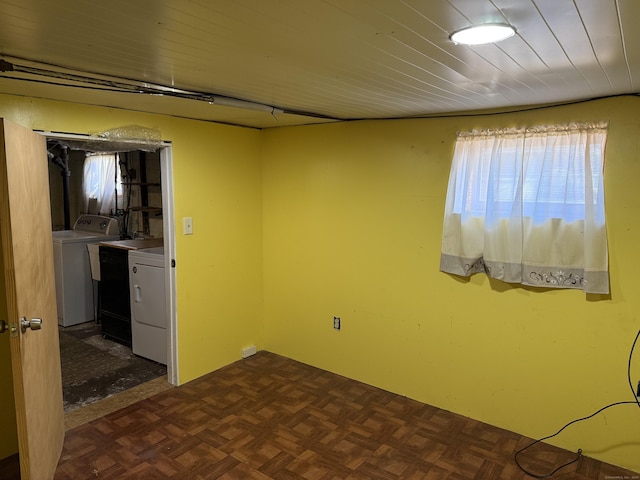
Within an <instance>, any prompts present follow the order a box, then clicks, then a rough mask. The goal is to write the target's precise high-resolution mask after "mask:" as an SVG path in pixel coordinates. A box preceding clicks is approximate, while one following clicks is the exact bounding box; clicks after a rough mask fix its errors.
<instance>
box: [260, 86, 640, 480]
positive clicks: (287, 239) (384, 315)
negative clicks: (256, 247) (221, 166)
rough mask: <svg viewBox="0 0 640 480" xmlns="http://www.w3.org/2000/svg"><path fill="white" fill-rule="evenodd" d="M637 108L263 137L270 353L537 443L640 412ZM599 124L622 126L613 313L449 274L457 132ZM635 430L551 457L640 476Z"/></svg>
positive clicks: (584, 107) (615, 139)
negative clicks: (584, 460) (442, 263)
mask: <svg viewBox="0 0 640 480" xmlns="http://www.w3.org/2000/svg"><path fill="white" fill-rule="evenodd" d="M639 110H640V99H638V98H621V99H612V100H603V101H597V102H591V103H585V104H580V105H574V106H566V107H556V108H549V109H543V110H537V111H532V112H529V113H519V114H502V115H491V116H481V117H474V118H469V117H466V118H465V117H459V118H448V119H420V120H418V119H415V120H397V121H364V122H354V123H345V124H332V125H321V126H313V127H289V128H279V129H270V130H267V131H265V132H264V142H265V145H264V149H265V150H264V151H265V157H264V163H263V174H264V185H263V191H264V215H263V221H264V231H263V235H264V285H265V287H264V301H265V310H264V312H265V348H266V349H267V350H270V351H273V352H276V353H279V354H282V355H284V356H287V357H290V358H294V359H297V360H300V361H302V362H305V363H309V364H312V365H316V366H319V367H321V368H324V369H327V370H330V371H334V372H337V373H340V374H342V375H346V376H348V377H351V378H355V379H358V380H361V381H364V382H366V383H369V384H373V385H376V386H378V387H381V388H384V389H387V390H390V391H393V392H396V393H399V394H402V395H406V396H408V397H411V398H414V399H418V400H420V401H423V402H426V403H428V404H431V405H435V406H439V407H441V408H444V409H446V410H450V411H453V412H457V413H460V414H462V415H466V416H470V417H473V418H476V419H479V420H482V421H485V422H488V423H490V424H493V425H497V426H500V427H503V428H506V429H509V430H512V431H516V432H519V433H522V434H525V435H527V436H530V437H534V438H538V437H542V436H546V435H549V434H551V433H554V432H555V431H556V430H558V429H559V428H560V427H562V426H563V425H564V424H565V423H567V422H569V421H570V420H573V419H575V418H579V417H583V416H586V415H589V414H591V413H593V412H594V411H596V410H597V409H599V408H600V407H602V406H604V405H607V404H609V403H612V402H617V401H621V400H633V398H634V397H633V395H632V393H631V391H630V389H629V386H628V383H627V378H626V370H627V360H628V354H629V349H630V347H631V343H632V341H633V338H634V336H635V334H636V332H637V331H638V329H640V320H639V319H638V313H637V312H640V295H638V287H639V286H640V283H639V282H638V275H637V272H636V268H637V262H636V260H637V259H638V256H639V254H638V253H637V252H636V250H637V244H638V241H637V234H638V233H637V232H638V231H639V230H640V215H638V211H640V195H638V193H637V189H638V186H637V185H638V179H639V178H640V152H639V148H638V145H639V144H638V138H639V135H638V134H639V133H640V128H639V126H640V125H639V123H640V117H639V116H638V114H637V112H638V111H639ZM589 120H593V121H596V120H608V121H610V130H609V139H608V144H607V151H606V173H605V175H606V207H607V214H608V237H609V247H610V263H611V265H610V271H611V289H612V294H611V296H610V298H608V297H601V296H595V295H589V296H586V295H585V294H584V293H582V292H580V291H568V290H562V291H560V290H548V291H540V290H536V289H530V288H522V287H517V286H511V285H508V284H504V283H501V282H498V281H495V282H494V281H489V280H488V279H487V278H486V277H484V276H475V277H473V278H472V279H471V280H469V281H467V280H462V279H459V278H455V277H453V276H449V275H446V274H443V273H440V272H439V270H438V268H439V253H440V242H441V235H442V217H443V210H444V200H445V194H446V188H447V181H448V174H449V167H450V164H451V156H452V153H453V145H454V141H455V134H456V131H459V130H469V129H474V128H492V127H500V128H502V127H510V126H522V125H534V124H539V123H547V122H553V123H555V122H570V121H589ZM334 315H337V316H340V317H341V319H342V330H341V331H340V332H337V331H334V330H333V316H334ZM639 349H640V348H639ZM637 355H638V357H640V352H637ZM634 363H635V365H634V370H633V371H634V374H633V381H634V385H635V384H636V383H637V381H638V380H639V379H640V359H638V358H636V359H635V362H634ZM630 425H634V427H633V428H630ZM638 425H640V409H639V408H638V406H634V405H624V406H620V407H616V408H614V409H610V410H607V411H606V412H604V413H603V414H601V415H599V416H598V417H597V418H594V419H592V420H590V421H588V422H585V423H582V424H580V425H576V426H575V427H572V428H571V429H569V430H567V431H566V432H565V433H563V435H562V436H561V437H559V438H557V439H556V440H554V443H556V444H558V445H561V446H563V447H565V448H568V449H570V450H573V451H575V450H577V449H578V448H582V449H583V452H584V454H585V455H587V456H592V457H597V458H600V459H603V460H605V461H607V462H611V463H614V464H618V465H624V466H626V467H628V468H631V469H634V470H636V471H640V437H638V431H639V430H638V428H637V426H638Z"/></svg>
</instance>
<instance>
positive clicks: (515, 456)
mask: <svg viewBox="0 0 640 480" xmlns="http://www.w3.org/2000/svg"><path fill="white" fill-rule="evenodd" d="M638 338H640V330H639V331H638V333H637V334H636V338H635V339H634V340H633V344H632V345H631V351H630V352H629V362H628V365H627V379H628V380H629V386H630V387H631V392H632V393H633V397H634V398H635V400H634V401H624V402H615V403H611V404H609V405H607V406H605V407H602V408H601V409H599V410H598V411H596V412H594V413H592V414H591V415H589V416H587V417H583V418H577V419H575V420H572V421H571V422H569V423H567V424H566V425H565V426H564V427H562V428H561V429H560V430H558V431H557V432H556V433H554V434H553V435H549V436H548V437H544V438H540V439H538V440H536V441H534V442H531V443H530V444H529V445H527V446H525V447H524V448H521V449H520V450H518V451H517V452H516V453H515V455H514V460H515V462H516V465H518V468H519V469H520V470H522V471H523V472H524V473H525V474H526V475H529V476H530V477H533V478H540V479H544V478H551V477H552V476H553V475H555V474H556V473H558V472H559V471H560V470H562V469H563V468H565V467H568V466H569V465H572V464H574V463H576V462H577V461H578V460H580V458H581V457H582V449H581V448H579V449H578V451H577V452H576V458H574V459H573V460H571V461H570V462H567V463H564V464H562V465H560V466H559V467H557V468H556V469H555V470H553V471H552V472H550V473H547V474H535V473H532V472H529V471H528V470H527V469H525V468H524V467H523V466H522V465H521V464H520V461H519V460H518V456H519V455H521V454H522V453H523V452H524V451H525V450H527V449H529V448H531V447H533V446H534V445H536V444H538V443H540V442H543V441H545V440H548V439H550V438H553V437H555V436H557V435H559V434H560V433H561V432H562V431H563V430H564V429H565V428H567V427H569V426H570V425H573V424H574V423H578V422H582V421H583V420H588V419H590V418H593V417H595V416H596V415H598V414H599V413H600V412H603V411H604V410H606V409H608V408H611V407H615V406H617V405H638V406H639V407H640V399H639V398H638V397H637V396H636V391H635V390H634V388H633V383H632V382H631V360H632V358H633V351H634V350H635V348H636V343H637V342H638Z"/></svg>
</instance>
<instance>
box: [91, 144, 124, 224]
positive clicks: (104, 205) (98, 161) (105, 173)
mask: <svg viewBox="0 0 640 480" xmlns="http://www.w3.org/2000/svg"><path fill="white" fill-rule="evenodd" d="M117 161H118V155H117V154H116V153H96V154H87V156H86V158H85V161H84V172H83V176H82V191H83V195H84V198H83V201H84V211H85V212H87V213H93V214H99V215H111V214H113V213H114V212H115V206H116V185H117V186H118V187H120V181H119V179H120V175H119V168H116V166H117Z"/></svg>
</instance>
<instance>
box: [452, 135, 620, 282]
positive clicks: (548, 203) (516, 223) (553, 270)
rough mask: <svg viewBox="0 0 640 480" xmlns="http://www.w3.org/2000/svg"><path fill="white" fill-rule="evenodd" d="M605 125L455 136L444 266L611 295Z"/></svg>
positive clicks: (457, 271)
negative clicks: (606, 207)
mask: <svg viewBox="0 0 640 480" xmlns="http://www.w3.org/2000/svg"><path fill="white" fill-rule="evenodd" d="M606 134H607V131H606V124H597V125H594V124H589V125H585V124H579V125H576V124H572V125H565V126H549V127H536V128H531V129H512V130H502V131H474V132H466V133H460V134H458V138H457V141H456V147H455V152H454V158H453V163H452V166H451V174H450V177H449V187H448V191H447V201H446V206H445V215H444V228H443V239H442V255H441V262H440V269H441V270H442V271H444V272H448V273H453V274H457V275H464V276H469V275H472V274H474V273H478V272H485V273H487V274H488V275H489V276H491V277H493V278H497V279H500V280H504V281H506V282H512V283H522V284H525V285H533V286H543V287H555V288H580V289H582V290H584V291H585V292H589V293H608V292H609V275H608V253H607V241H606V226H605V215H604V182H603V170H604V149H605V143H606Z"/></svg>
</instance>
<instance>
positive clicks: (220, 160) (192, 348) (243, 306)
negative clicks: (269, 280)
mask: <svg viewBox="0 0 640 480" xmlns="http://www.w3.org/2000/svg"><path fill="white" fill-rule="evenodd" d="M0 116H1V117H5V118H8V119H10V120H12V121H14V122H16V123H19V124H21V125H24V126H26V127H29V128H32V129H37V130H46V131H57V132H69V133H92V132H100V131H104V130H108V129H112V128H116V127H123V126H128V125H141V126H144V127H148V128H156V129H159V130H160V132H161V136H162V138H163V139H165V140H170V141H172V142H173V174H174V175H173V177H174V178H173V181H174V207H175V218H176V224H177V225H176V262H177V266H176V275H177V285H178V287H177V302H176V303H177V308H178V349H179V350H178V355H179V358H178V364H179V375H180V377H179V380H180V382H181V383H184V382H187V381H189V380H191V379H194V378H196V377H198V376H200V375H203V374H204V373H208V372H210V371H212V370H215V369H217V368H219V367H221V366H223V365H226V364H228V363H231V362H233V361H235V360H238V359H240V358H241V349H242V347H244V346H246V345H248V344H256V345H257V346H258V348H260V347H261V346H262V190H261V188H262V172H261V166H260V155H259V152H260V150H259V148H260V133H261V132H260V131H259V130H254V129H247V128H238V127H231V126H225V125H216V124H212V123H206V122H196V121H191V120H185V119H178V118H173V117H167V116H160V115H151V114H141V113H136V112H128V111H125V110H120V109H111V108H102V107H89V106H81V105H75V104H68V103H61V102H54V101H46V100H38V99H29V98H22V97H13V96H7V95H0ZM43 161H46V159H43ZM185 216H190V217H193V231H194V233H193V235H191V236H184V235H182V217H185Z"/></svg>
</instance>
